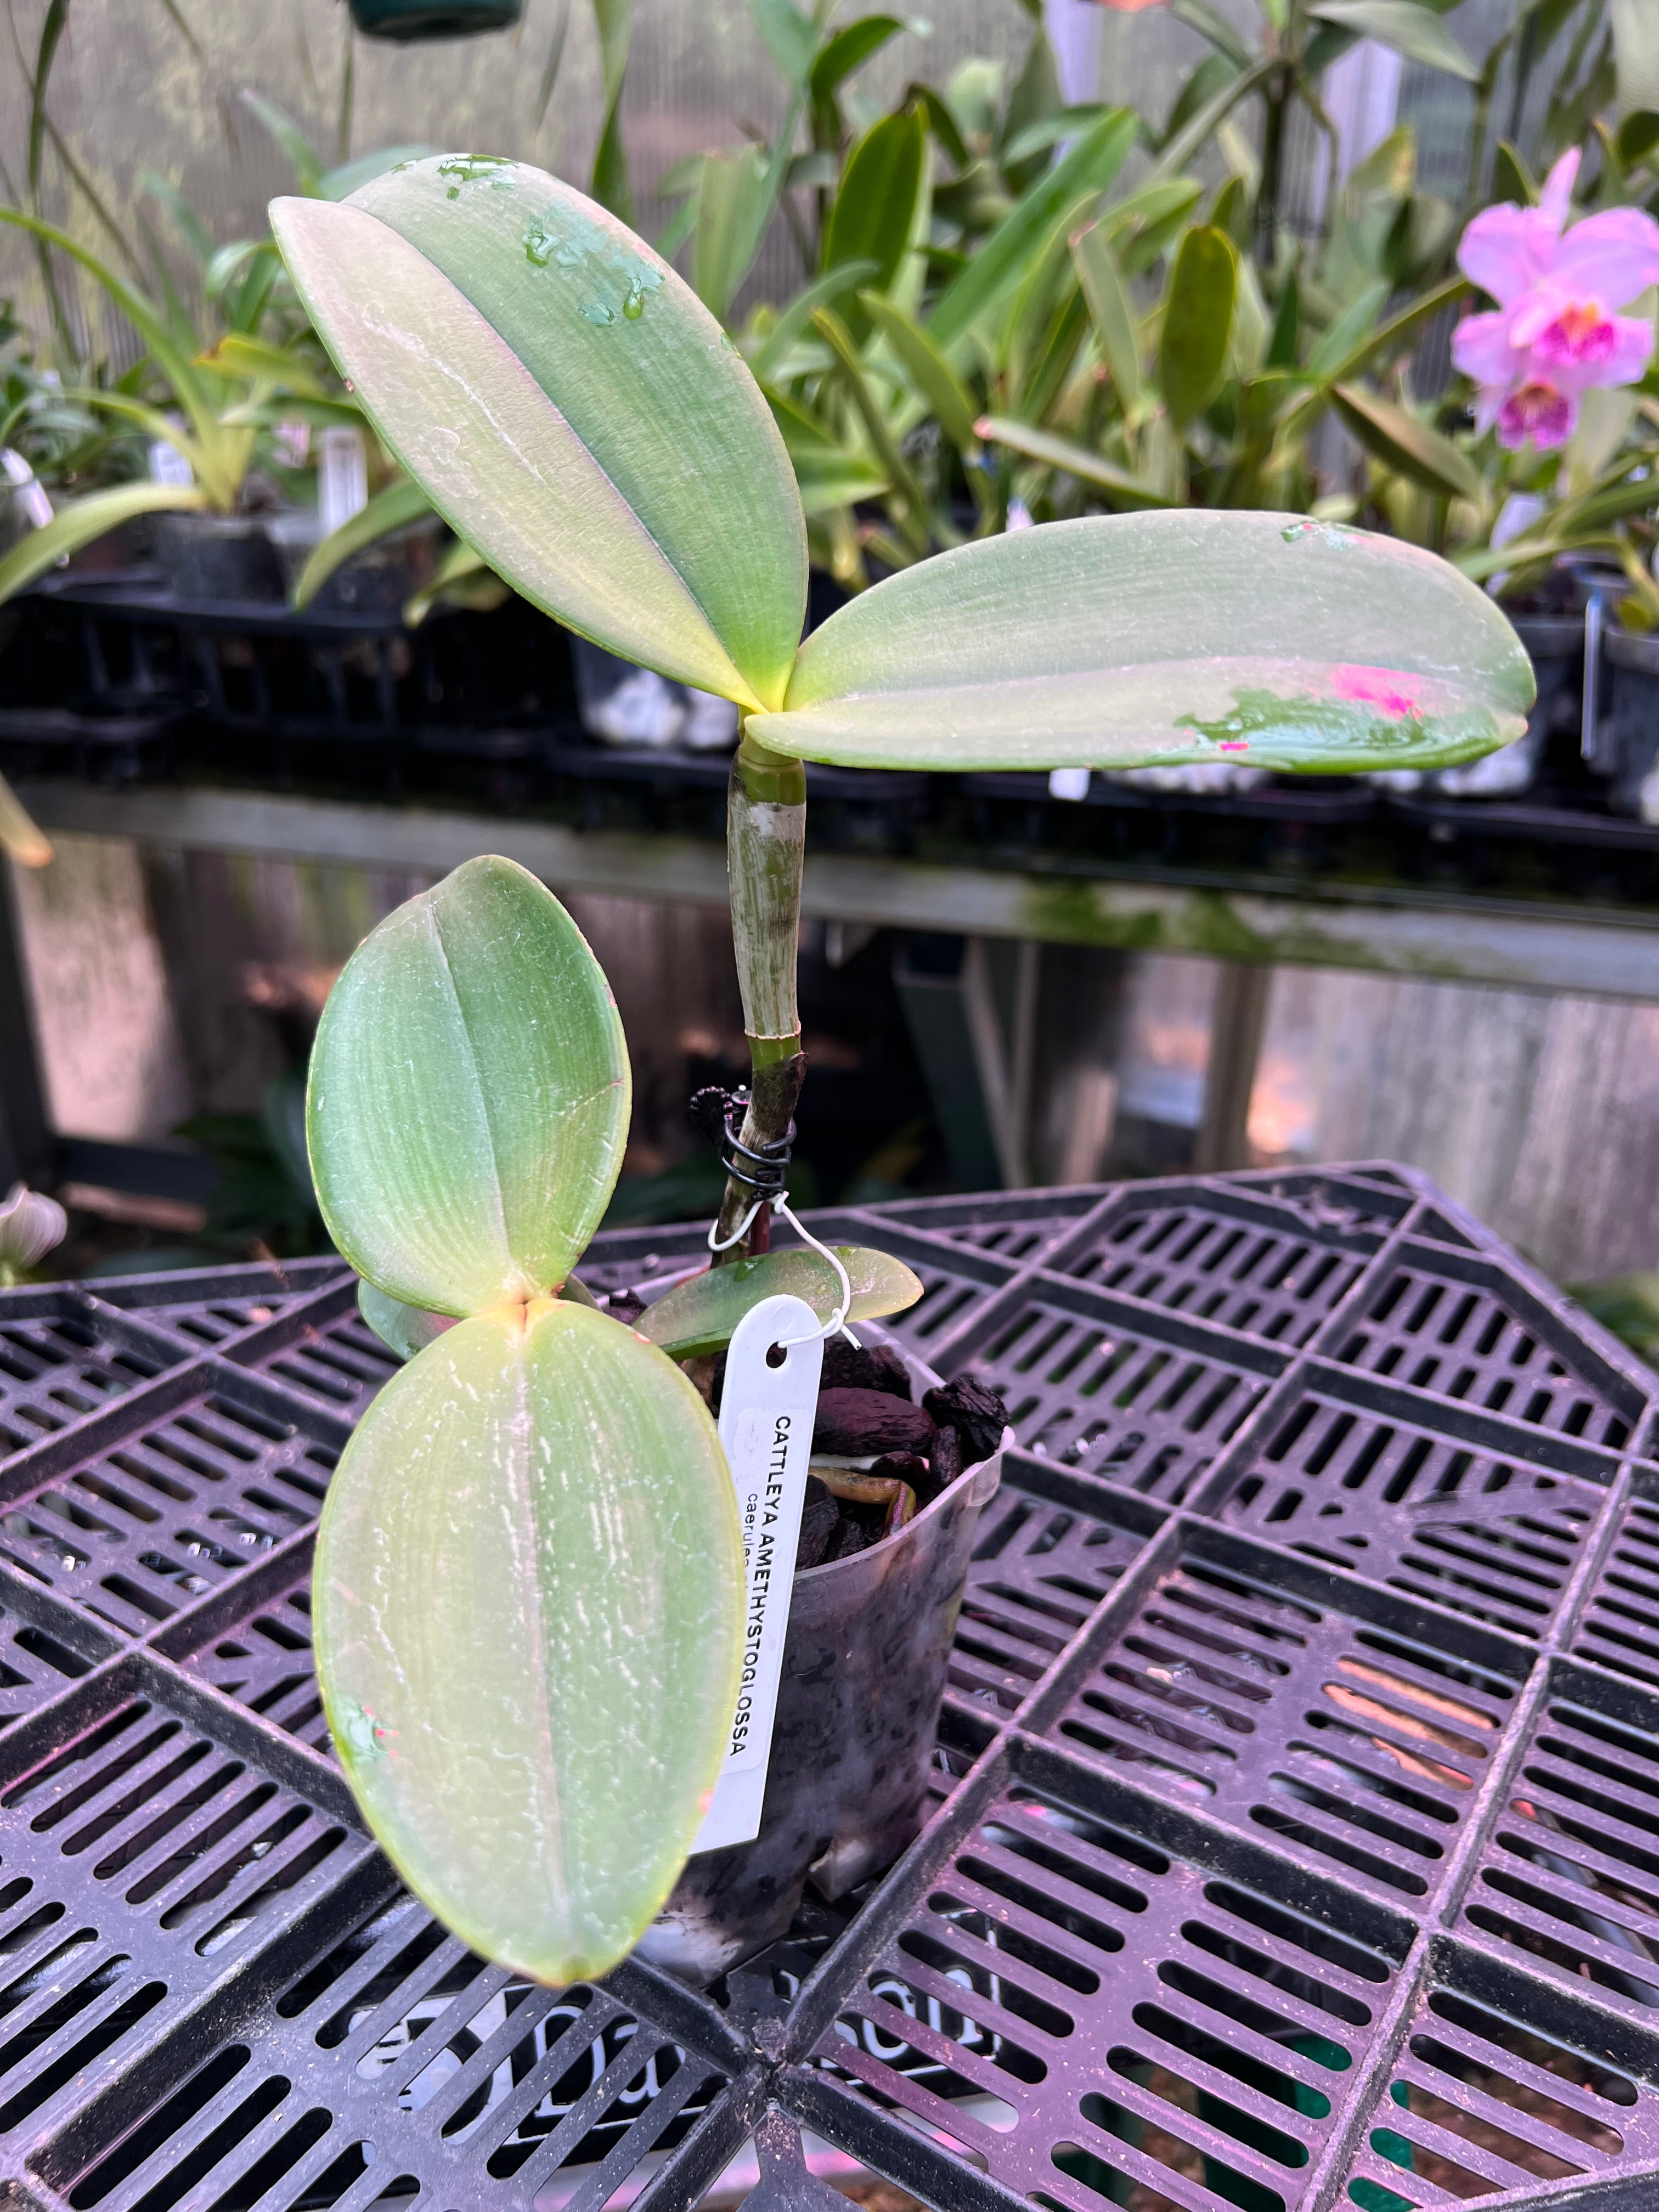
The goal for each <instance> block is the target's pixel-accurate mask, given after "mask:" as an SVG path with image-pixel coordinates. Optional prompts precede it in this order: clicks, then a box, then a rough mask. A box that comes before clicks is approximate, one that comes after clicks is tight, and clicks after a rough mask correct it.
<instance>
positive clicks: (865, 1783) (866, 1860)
mask: <svg viewBox="0 0 1659 2212" xmlns="http://www.w3.org/2000/svg"><path fill="white" fill-rule="evenodd" d="M866 1332H867V1334H869V1335H870V1336H872V1337H873V1336H875V1335H876V1334H877V1332H876V1331H875V1330H873V1329H870V1328H869V1327H868V1324H867V1323H860V1334H866ZM900 1350H901V1354H902V1357H903V1358H904V1364H905V1365H906V1366H907V1367H908V1369H909V1370H910V1377H911V1384H912V1390H913V1395H915V1397H916V1398H917V1399H920V1398H921V1394H922V1392H923V1391H924V1390H927V1389H933V1386H934V1385H935V1384H936V1383H938V1382H939V1376H936V1375H935V1374H933V1372H932V1370H930V1369H928V1368H927V1367H925V1366H924V1365H923V1364H921V1361H920V1360H917V1359H914V1358H911V1357H910V1356H909V1355H908V1353H904V1352H902V1347H900ZM1011 1441H1012V1436H1011V1433H1010V1432H1009V1431H1004V1436H1003V1445H1004V1446H1006V1444H1007V1443H1010V1442H1011ZM1000 1480H1002V1449H1001V1448H999V1449H998V1450H997V1451H996V1452H995V1453H994V1455H993V1456H992V1457H991V1458H989V1459H986V1460H981V1461H980V1462H978V1464H977V1465H976V1466H974V1467H970V1468H964V1470H963V1473H962V1474H960V1475H959V1476H958V1477H957V1480H956V1481H955V1482H953V1483H952V1484H951V1486H950V1488H949V1489H948V1490H945V1491H942V1492H940V1493H939V1496H938V1497H937V1498H935V1499H934V1500H933V1504H931V1505H929V1506H927V1507H926V1508H925V1509H924V1510H922V1511H921V1513H919V1514H918V1515H917V1516H916V1517H915V1520H914V1521H912V1522H910V1523H909V1524H908V1527H906V1528H902V1529H900V1530H899V1532H898V1533H897V1534H896V1535H893V1536H889V1537H887V1538H885V1539H884V1541H882V1542H881V1543H879V1544H873V1545H872V1546H871V1547H870V1548H869V1549H868V1550H867V1551H864V1552H859V1553H854V1556H853V1557H852V1558H851V1559H838V1560H836V1561H835V1562H833V1563H832V1564H831V1565H828V1566H821V1567H808V1568H806V1569H805V1570H803V1571H801V1572H800V1573H799V1574H797V1575H796V1577H795V1581H794V1589H793V1597H792V1599H791V1602H790V1609H789V1632H788V1635H787V1638H786V1639H785V1644H784V1659H783V1674H782V1677H781V1680H780V1682H779V1685H778V1707H777V1717H776V1720H775V1723H774V1725H773V1730H772V1757H771V1763H770V1765H769V1768H768V1770H767V1778H766V1803H765V1806H764V1808H763V1812H762V1815H761V1829H760V1833H759V1835H758V1836H757V1837H756V1838H755V1839H754V1841H753V1842H752V1843H747V1844H731V1845H729V1846H728V1847H727V1848H726V1850H718V1851H703V1852H701V1853H699V1854H698V1856H697V1857H695V1858H693V1859H690V1860H689V1861H688V1862H687V1863H686V1868H685V1871H684V1874H683V1875H681V1876H680V1879H679V1881H678V1883H677V1884H676V1886H675V1888H674V1892H673V1894H672V1895H671V1897H670V1899H669V1900H668V1903H667V1905H665V1907H664V1909H663V1911H661V1913H659V1916H658V1917H657V1919H656V1920H655V1921H654V1922H653V1924H652V1926H651V1927H650V1928H649V1929H647V1932H646V1935H645V1936H644V1938H643V1940H642V1941H641V1943H640V1945H639V1947H638V1948H639V1954H640V1955H641V1957H642V1958H645V1959H648V1960H650V1961H651V1962H652V1964H653V1965H654V1966H664V1967H666V1968H667V1970H668V1971H669V1972H671V1973H673V1974H677V1975H678V1976H679V1977H680V1978H681V1979H682V1980H684V1981H689V1982H692V1983H695V1984H699V1985H700V1984H703V1983H706V1982H710V1981H713V1980H714V1978H715V1977H716V1976H717V1975H720V1974H722V1973H724V1972H726V1971H727V1969H728V1968H730V1967H732V1966H737V1965H738V1964H739V1963H740V1961H741V1960H744V1959H746V1958H750V1957H751V1956H752V1955H753V1954H754V1953H756V1952H757V1951H760V1950H763V1949H764V1948H765V1947H766V1946H767V1945H768V1944H769V1943H773V1942H776V1941H777V1940H778V1938H779V1937H780V1936H782V1935H783V1934H784V1933H785V1932H786V1930H787V1928H788V1926H789V1923H790V1922H791V1920H792V1919H793V1917H794V1915H795V1910H796V1907H797V1906H798V1905H799V1903H800V1900H801V1895H802V1893H803V1891H804V1890H805V1886H806V1882H807V1880H808V1877H809V1876H810V1877H811V1881H812V1884H813V1887H815V1888H816V1889H817V1892H818V1893H819V1894H820V1895H821V1896H823V1897H825V1898H829V1899H835V1898H837V1897H842V1896H844V1895H845V1894H846V1893H847V1892H848V1890H849V1889H854V1888H856V1887H857V1886H858V1885H859V1883H860V1882H861V1881H866V1880H867V1879H868V1877H869V1876H870V1875H873V1874H878V1873H879V1872H880V1871H881V1870H882V1869H883V1868H884V1867H886V1866H889V1865H890V1864H891V1863H892V1862H893V1860H894V1859H896V1857H898V1855H899V1853H900V1852H901V1851H902V1850H903V1849H904V1847H905V1846H906V1844H908V1843H909V1842H910V1841H911V1839H912V1838H914V1837H915V1834H916V1832H917V1831H918V1829H919V1828H920V1827H921V1817H922V1808H923V1805H924V1802H925V1800H926V1797H927V1781H928V1776H929V1773H930V1771H931V1770H932V1767H933V1745H934V1737H935V1732H936V1730H937V1728H938V1724H939V1704H940V1700H941V1699H943V1697H944V1695H945V1666H946V1662H947V1661H948V1659H949V1656H950V1651H951V1638H952V1636H953V1635H954V1633H955V1631H956V1625H957V1613H958V1612H959V1611H960V1609H961V1606H962V1594H963V1588H964V1586H965V1584H966V1583H967V1579H968V1567H969V1561H970V1559H972V1557H973V1549H974V1539H975V1533H976V1531H977V1529H978V1526H979V1516H980V1514H981V1511H982V1510H984V1508H985V1506H986V1505H987V1504H988V1503H989V1501H990V1500H991V1498H993V1497H994V1495H995V1494H996V1489H997V1486H998V1484H999V1483H1000Z"/></svg>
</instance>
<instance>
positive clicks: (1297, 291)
mask: <svg viewBox="0 0 1659 2212" xmlns="http://www.w3.org/2000/svg"><path fill="white" fill-rule="evenodd" d="M1301 331H1302V286H1301V283H1300V281H1299V280H1298V278H1297V273H1296V271H1295V270H1294V269H1291V270H1287V271H1286V272H1285V289H1284V290H1283V291H1282V292H1281V293H1280V294H1279V313H1277V314H1276V315H1275V316H1274V317H1273V337H1271V338H1270V339H1269V340H1268V342H1267V367H1268V368H1295V367H1296V354H1297V338H1298V337H1300V335H1301Z"/></svg>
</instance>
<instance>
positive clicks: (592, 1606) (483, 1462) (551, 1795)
mask: <svg viewBox="0 0 1659 2212" xmlns="http://www.w3.org/2000/svg"><path fill="white" fill-rule="evenodd" d="M742 1587H743V1548H742V1541H741V1538H740V1535H739V1534H738V1516H737V1504H736V1498H735V1495H734V1492H733V1491H732V1479H731V1476H730V1474H728V1473H727V1471H726V1462H725V1458H724V1455H722V1453H721V1450H720V1440H719V1437H717V1436H716V1434H715V1431H714V1422H713V1421H712V1419H710V1418H709V1415H708V1409H707V1408H706V1407H705V1406H704V1405H703V1402H702V1399H701V1398H700V1397H699V1396H698V1395H697V1393H696V1390H695V1389H693V1387H692V1385H691V1384H690V1382H689V1381H688V1380H687V1379H686V1377H685V1376H684V1374H682V1372H681V1371H680V1370H679V1369H678V1367H676V1366H675V1365H674V1364H673V1362H672V1361H671V1359H669V1358H666V1357H665V1355H664V1354H663V1353H662V1352H659V1351H658V1350H657V1349H656V1348H655V1346H652V1345H648V1344H647V1343H646V1342H645V1341H644V1340H642V1339H641V1338H640V1337H638V1336H636V1335H635V1334H634V1332H633V1331H632V1330H631V1329H629V1328H625V1327H623V1324H622V1323H620V1322H614V1321H611V1320H608V1319H607V1318H606V1317H605V1316H604V1315H602V1314H599V1313H595V1312H593V1311H592V1310H591V1309H590V1308H587V1307H584V1306H580V1305H576V1304H570V1303H568V1302H566V1301H565V1300H563V1299H553V1298H548V1299H539V1300H536V1301H534V1302H532V1304H530V1305H529V1306H527V1307H516V1308H513V1309H510V1310H502V1311H498V1312H495V1313H492V1314H486V1315H482V1316H477V1318H475V1319H473V1320H471V1321H464V1322H459V1323H458V1324H457V1325H456V1326H455V1327H454V1328H451V1329H448V1330H447V1331H446V1332H445V1333H444V1334H442V1335H441V1337H439V1338H438V1339H437V1340H436V1341H435V1342H434V1343H431V1344H429V1345H428V1346H427V1347H426V1348H425V1350H424V1351H422V1352H420V1353H419V1354H418V1355H417V1356H416V1358H414V1359H412V1360H411V1361H410V1364H409V1365H408V1366H407V1367H405V1368H404V1369H403V1370H402V1371H401V1372H400V1373H399V1374H398V1375H396V1376H393V1378H392V1381H391V1382H390V1383H387V1385H386V1388H385V1389H384V1390H383V1391H382V1392H381V1393H380V1396H379V1397H378V1398H377V1399H376V1400H375V1401H374V1404H373V1405H372V1406H371V1407H369V1409H368V1413H366V1414H365V1415H364V1416H363V1419H362V1421H361V1422H360V1424H359V1425H358V1427H357V1430H356V1434H355V1435H354V1436H353V1437H352V1439H351V1442H350V1443H349V1444H348V1446H347V1447H346V1450H345V1453H344V1455H343V1458H342V1460H341V1462H340V1465H339V1468H338V1469H337V1472H336V1474H335V1475H334V1477H333V1480H332V1481H331V1484H330V1486H329V1492H328V1498H327V1503H326V1504H325V1508H324V1511H323V1517H322V1524H321V1528H320V1530H319V1535H318V1542H317V1563H316V1575H315V1587H314V1591H313V1617H314V1620H315V1632H316V1644H317V1662H318V1670H319V1676H320V1679H321V1682H322V1689H323V1699H324V1704H325V1707H326V1710H327V1713H328V1719H329V1725H330V1727H331V1729H332V1730H333V1734H334V1741H335V1744H336V1747H337V1750H338V1753H339V1756H340V1762H341V1765H342V1766H343V1770H344V1771H345V1775H346V1778H347V1780H348V1782H349V1784H350V1785H351V1788H352V1790H353V1792H354V1794H355V1795H356V1798H357V1802H358V1803H359V1804H360V1805H361V1806H362V1810H363V1814H364V1816H365V1818H366V1819H367V1820H368V1824H369V1826H370V1827H371V1828H372V1829H373V1831H374V1835H375V1837H376V1838H377V1840H378V1841H379V1842H380V1844H381V1846H382V1847H383V1848H384V1850H386V1855H387V1857H389V1858H390V1859H391V1861H392V1864H393V1865H394V1866H395V1867H396V1869H398V1873H399V1875H401V1876H402V1877H403V1879H404V1881H406V1882H407V1883H408V1885H409V1887H410V1888H411V1889H412V1890H413V1891H414V1892H415V1893H416V1895H417V1896H418V1897H419V1898H421V1899H422V1901H423V1902H424V1903H425V1904H426V1905H428V1906H429V1907H430V1908H431V1910H432V1911H434V1912H435V1913H436V1915H437V1916H438V1917H439V1918H440V1919H441V1921H442V1922H443V1923H444V1924H445V1926H446V1927H447V1928H450V1929H453V1930H454V1932H455V1933H456V1934H457V1935H459V1936H461V1937H462V1938H463V1939H464V1940H465V1942H468V1943H470V1944H471V1946H472V1947H473V1948H474V1949H475V1950H477V1951H479V1952H481V1953H482V1954H483V1955H484V1956H485V1957H486V1958H489V1959H494V1960H500V1961H501V1962H502V1963H504V1964H505V1965H507V1966H511V1967H513V1968H514V1969H516V1970H517V1971H518V1972H521V1973H524V1974H527V1975H530V1976H531V1977H532V1978H534V1979H536V1980H538V1981H541V1982H546V1983H549V1984H564V1983H567V1982H570V1981H574V1980H580V1979H582V1978H587V1977H590V1976H592V1975H595V1974H599V1973H603V1972H605V1969H606V1968H607V1967H608V1966H611V1965H613V1964H614V1963H615V1962H616V1960H617V1959H618V1958H620V1957H621V1956H622V1955H623V1954H624V1953H625V1952H627V1951H628V1950H629V1949H631V1948H632V1947H633V1945H634V1943H635V1942H636V1941H637V1940H638V1938H639V1936H641V1933H642V1932H643V1930H644V1929H645V1928H646V1927H647V1925H648V1924H649V1923H650V1921H651V1919H652V1917H653V1915H654V1914H655V1913H656V1912H657V1911H658V1910H659V1908H660V1906H661V1905H662V1904H663V1902H664V1900H665V1898H666V1896H667V1894H668V1892H669V1890H670V1888H671V1887H672V1885H673V1882H674V1881H675V1878H676V1876H677V1875H678V1872H679V1869H680V1868H681V1866H682V1864H683V1863H684V1859H685V1856H686V1853H687V1851H688V1850H689V1849H690V1845H691V1844H692V1842H693V1840H694V1838H695V1837H696V1831H697V1826H698V1824H699V1822H700V1820H701V1819H702V1812H703V1808H704V1807H705V1806H706V1805H707V1803H708V1797H709V1793H710V1791H711V1790H713V1788H714V1780H715V1777H716V1774H717V1772H718V1771H719V1769H720V1761H721V1759H722V1756H723V1755H724V1753H725V1749H726V1740H727V1734H728V1730H729V1729H730V1724H731V1718H732V1709H733V1706H734V1705H735V1703H736V1699H737V1691H738V1668H739V1654H740V1649H741V1636H742V1607H741V1605H740V1603H739V1602H738V1595H739V1593H740V1591H741V1589H742Z"/></svg>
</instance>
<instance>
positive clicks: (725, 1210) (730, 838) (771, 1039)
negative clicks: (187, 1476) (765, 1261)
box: [716, 729, 806, 1261]
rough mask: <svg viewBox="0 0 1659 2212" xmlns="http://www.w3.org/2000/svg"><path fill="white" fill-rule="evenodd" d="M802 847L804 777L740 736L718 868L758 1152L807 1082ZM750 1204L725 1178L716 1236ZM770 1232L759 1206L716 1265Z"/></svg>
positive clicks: (778, 1134) (760, 1244) (755, 1246)
mask: <svg viewBox="0 0 1659 2212" xmlns="http://www.w3.org/2000/svg"><path fill="white" fill-rule="evenodd" d="M805 845H806V770H805V768H803V767H802V765H801V763H799V761H798V760H791V759H789V758H788V757H787V755H785V754H783V753H775V752H772V751H770V750H769V749H768V748H767V747H766V746H765V745H763V744H759V743H758V742H757V740H756V739H755V738H751V737H750V735H749V733H748V731H747V729H745V730H744V733H743V737H742V739H741V741H740V743H739V744H738V750H737V757H736V758H735V759H734V760H733V761H732V778H731V781H730V784H729V785H728V787H727V790H726V873H727V877H728V879H729V881H730V884H731V890H732V949H733V951H735V953H736V955H737V963H738V988H739V989H740V990H741V991H742V993H743V1025H744V1032H745V1034H746V1036H748V1039H749V1066H750V1080H749V1107H748V1111H747V1112H746V1113H745V1115H744V1122H743V1128H742V1130H741V1132H740V1134H741V1138H742V1141H743V1142H744V1144H745V1145H749V1146H754V1147H755V1148H757V1149H759V1148H760V1147H762V1146H767V1145H775V1144H778V1143H781V1141H782V1139H784V1138H785V1137H787V1134H788V1133H789V1124H790V1121H791V1120H792V1119H793V1115H794V1110H795V1101H796V1099H797V1098H798V1097H799V1096H800V1086H801V1079H802V1078H803V1076H804V1075H805V1073H806V1060H805V1054H803V1053H802V1051H801V1048H800V1012H799V1006H798V1004H797V1001H796V996H795V966H796V957H797V945H798V939H799V933H800V877H801V862H802V859H803V856H804V854H805ZM753 1198H754V1194H753V1192H752V1191H751V1190H750V1188H749V1187H748V1186H747V1185H746V1184H745V1183H743V1182H739V1181H738V1178H737V1177H736V1176H728V1177H727V1178H726V1195H725V1197H724V1199H723V1200H721V1203H720V1222H719V1225H718V1229H717V1232H716V1233H717V1235H718V1236H719V1237H722V1238H724V1237H730V1236H732V1232H733V1231H735V1230H736V1228H737V1226H738V1223H739V1222H740V1221H741V1220H742V1219H743V1218H744V1214H745V1213H746V1212H748V1211H749V1208H750V1205H751V1203H752V1202H753ZM768 1232H769V1212H768V1209H767V1208H766V1207H764V1206H763V1207H762V1208H761V1210H760V1212H759V1214H758V1215H757V1217H756V1219H755V1221H754V1222H753V1223H751V1224H750V1227H749V1229H748V1231H746V1232H745V1234H744V1236H743V1237H741V1238H739V1239H738V1241H737V1242H736V1243H733V1244H732V1246H731V1248H730V1249H728V1250H726V1251H725V1252H722V1253H720V1254H717V1255H716V1258H717V1260H725V1261H730V1260H740V1259H743V1258H744V1257H746V1256H747V1255H748V1254H749V1253H750V1252H751V1251H764V1250H765V1249H766V1243H767V1237H768Z"/></svg>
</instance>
